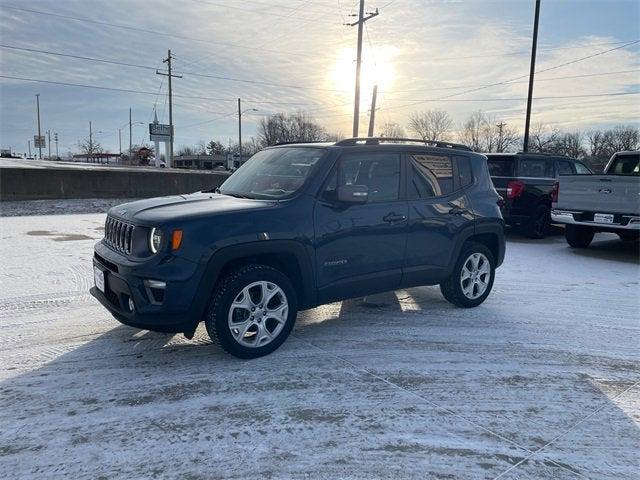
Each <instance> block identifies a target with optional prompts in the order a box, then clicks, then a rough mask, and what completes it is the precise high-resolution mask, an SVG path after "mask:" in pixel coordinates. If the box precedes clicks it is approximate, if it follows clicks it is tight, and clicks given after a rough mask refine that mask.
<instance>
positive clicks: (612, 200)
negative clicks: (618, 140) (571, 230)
mask: <svg viewBox="0 0 640 480" xmlns="http://www.w3.org/2000/svg"><path fill="white" fill-rule="evenodd" d="M559 182H560V183H559V185H560V190H559V192H558V203H557V206H556V208H557V209H559V210H572V211H582V212H602V213H623V214H635V215H638V211H639V210H640V179H638V177H634V176H629V175H565V176H562V177H560V179H559Z"/></svg>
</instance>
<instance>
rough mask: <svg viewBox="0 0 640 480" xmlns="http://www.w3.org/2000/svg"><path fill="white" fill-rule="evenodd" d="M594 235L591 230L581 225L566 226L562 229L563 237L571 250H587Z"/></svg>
mask: <svg viewBox="0 0 640 480" xmlns="http://www.w3.org/2000/svg"><path fill="white" fill-rule="evenodd" d="M594 234H595V232H594V230H593V228H591V227H583V226H581V225H567V226H566V227H565V229H564V237H565V238H566V239H567V243H568V244H569V245H570V246H572V247H573V248H587V247H588V246H589V245H591V241H592V240H593V236H594Z"/></svg>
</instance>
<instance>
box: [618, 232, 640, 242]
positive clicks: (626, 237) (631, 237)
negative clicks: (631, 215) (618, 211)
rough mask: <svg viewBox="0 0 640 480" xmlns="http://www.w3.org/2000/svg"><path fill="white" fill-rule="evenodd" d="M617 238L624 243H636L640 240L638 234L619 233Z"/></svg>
mask: <svg viewBox="0 0 640 480" xmlns="http://www.w3.org/2000/svg"><path fill="white" fill-rule="evenodd" d="M618 236H619V237H620V240H622V241H625V242H637V241H638V240H640V234H638V232H619V233H618Z"/></svg>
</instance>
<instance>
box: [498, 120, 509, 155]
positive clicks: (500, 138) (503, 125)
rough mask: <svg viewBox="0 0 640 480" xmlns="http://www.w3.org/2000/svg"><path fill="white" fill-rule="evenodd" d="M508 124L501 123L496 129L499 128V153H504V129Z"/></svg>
mask: <svg viewBox="0 0 640 480" xmlns="http://www.w3.org/2000/svg"><path fill="white" fill-rule="evenodd" d="M506 126H507V124H506V123H504V122H500V123H499V124H497V125H496V127H498V131H499V133H498V148H497V149H496V150H497V151H498V152H502V150H503V147H502V129H503V128H504V127H506Z"/></svg>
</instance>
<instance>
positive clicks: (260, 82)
mask: <svg viewBox="0 0 640 480" xmlns="http://www.w3.org/2000/svg"><path fill="white" fill-rule="evenodd" d="M0 48H7V49H10V50H16V51H24V52H30V53H40V54H44V55H53V56H57V57H68V58H74V59H77V60H85V61H91V62H97V63H106V64H110V65H120V66H124V67H132V68H141V69H145V70H154V71H155V70H156V67H152V66H151V65H141V64H138V63H129V62H120V61H117V60H111V59H106V58H96V57H88V56H84V55H76V54H70V53H62V52H53V51H51V50H41V49H37V48H29V47H18V46H15V45H7V44H0ZM179 73H181V74H183V75H192V76H194V77H202V78H212V79H215V80H224V81H229V82H240V83H248V84H251V85H264V86H270V87H282V88H295V89H301V90H317V91H325V92H346V90H340V89H331V88H316V87H306V86H303V85H294V84H286V83H277V82H268V81H264V80H250V79H246V78H237V77H228V76H224V75H213V74H208V73H200V72H190V71H180V72H179Z"/></svg>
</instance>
